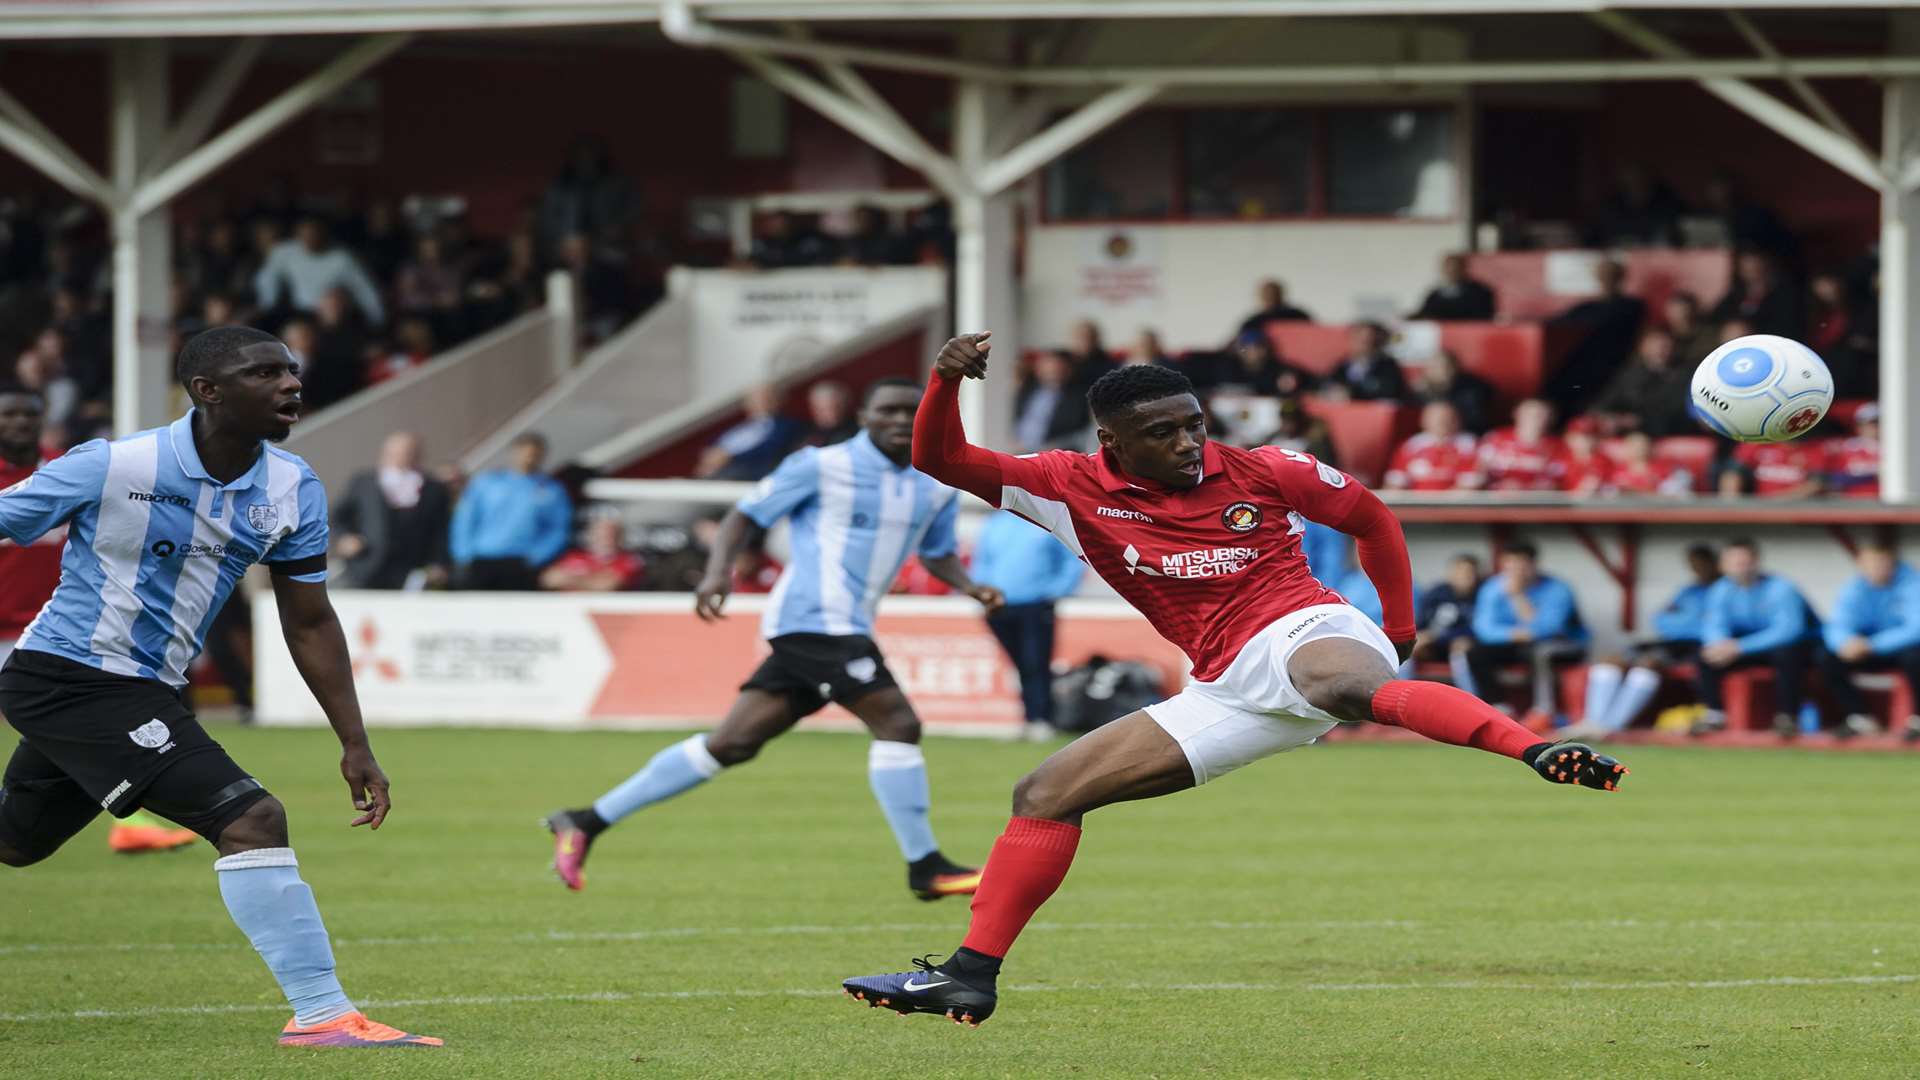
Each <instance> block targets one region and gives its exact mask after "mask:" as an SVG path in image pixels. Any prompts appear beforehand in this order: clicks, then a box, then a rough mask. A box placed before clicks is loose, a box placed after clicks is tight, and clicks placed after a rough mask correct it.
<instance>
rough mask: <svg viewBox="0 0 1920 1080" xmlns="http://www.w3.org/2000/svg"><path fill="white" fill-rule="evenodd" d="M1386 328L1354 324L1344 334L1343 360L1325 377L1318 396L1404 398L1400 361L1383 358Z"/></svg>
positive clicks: (1368, 399)
mask: <svg viewBox="0 0 1920 1080" xmlns="http://www.w3.org/2000/svg"><path fill="white" fill-rule="evenodd" d="M1387 340H1388V334H1387V328H1386V327H1384V326H1381V325H1380V324H1379V323H1377V322H1363V323H1355V324H1354V326H1353V328H1352V329H1351V330H1349V331H1348V334H1347V344H1348V348H1349V351H1348V353H1347V358H1346V359H1345V360H1343V361H1341V362H1340V366H1339V367H1336V368H1334V369H1333V373H1332V374H1331V375H1329V376H1328V377H1327V383H1326V386H1325V387H1323V388H1322V391H1321V392H1322V393H1324V394H1326V395H1327V396H1328V397H1330V398H1332V399H1334V400H1336V401H1398V400H1400V399H1401V398H1403V397H1406V396H1407V377H1406V374H1405V373H1404V372H1402V371H1401V370H1400V362H1399V361H1398V360H1395V359H1394V358H1393V357H1391V356H1389V355H1387Z"/></svg>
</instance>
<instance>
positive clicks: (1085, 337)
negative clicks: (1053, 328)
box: [1060, 319, 1120, 390]
mask: <svg viewBox="0 0 1920 1080" xmlns="http://www.w3.org/2000/svg"><path fill="white" fill-rule="evenodd" d="M1060 357H1061V359H1063V360H1065V361H1066V362H1067V365H1068V372H1069V377H1070V379H1071V381H1072V382H1073V384H1074V385H1076V386H1078V387H1080V388H1081V389H1083V390H1084V389H1086V388H1087V387H1089V386H1092V385H1093V383H1094V380H1095V379H1098V378H1099V377H1100V376H1102V375H1105V374H1106V373H1107V372H1109V371H1112V370H1113V369H1114V368H1117V367H1119V366H1120V365H1119V364H1118V363H1117V362H1115V361H1114V359H1113V354H1112V353H1109V352H1108V351H1107V347H1106V344H1105V343H1104V342H1102V341H1101V339H1100V327H1099V326H1097V325H1095V324H1094V322H1093V320H1092V319H1081V320H1080V321H1079V322H1076V323H1074V324H1073V327H1072V329H1070V330H1068V331H1067V347H1066V348H1065V349H1062V350H1060Z"/></svg>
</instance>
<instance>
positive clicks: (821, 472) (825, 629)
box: [547, 378, 1004, 900]
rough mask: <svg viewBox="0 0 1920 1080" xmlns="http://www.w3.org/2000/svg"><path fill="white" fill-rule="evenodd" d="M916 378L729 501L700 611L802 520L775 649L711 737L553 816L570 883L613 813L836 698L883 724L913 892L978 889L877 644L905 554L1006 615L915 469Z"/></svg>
mask: <svg viewBox="0 0 1920 1080" xmlns="http://www.w3.org/2000/svg"><path fill="white" fill-rule="evenodd" d="M919 401H920V384H919V383H916V382H914V381H912V380H910V379H900V378H890V379H880V380H878V381H876V382H875V383H873V384H872V385H871V386H869V387H868V388H867V394H866V400H865V402H864V403H863V404H862V406H861V410H862V411H861V417H860V422H861V426H862V427H863V428H864V430H863V431H862V432H861V434H859V435H855V436H854V437H853V438H851V439H848V440H846V441H845V442H841V443H835V444H833V445H831V446H821V447H807V448H805V449H802V450H800V451H798V452H796V453H795V454H793V455H792V456H791V457H789V458H787V459H786V460H785V461H783V462H781V463H780V467H779V468H777V469H775V470H774V472H773V475H771V476H769V477H767V479H765V480H763V481H762V482H761V484H760V487H759V488H758V490H756V491H755V492H754V493H753V494H752V495H750V496H748V497H747V498H746V499H745V500H743V501H742V502H741V503H740V504H739V505H738V506H736V507H734V508H733V509H732V510H730V511H728V513H727V516H726V518H725V519H724V520H722V521H721V523H720V529H719V533H718V535H717V536H716V537H715V539H714V542H713V548H712V551H711V552H710V554H709V555H708V558H707V572H706V577H705V578H704V579H702V581H701V582H700V587H699V590H698V592H697V593H696V595H695V597H694V613H695V614H697V615H699V616H700V617H701V618H702V619H706V620H709V621H711V620H713V619H717V618H720V617H721V612H720V609H721V606H722V605H724V604H725V603H726V602H727V594H728V593H730V592H731V591H732V590H733V580H732V574H731V568H732V567H733V565H734V560H735V558H736V557H737V556H738V555H739V553H740V552H741V551H743V550H745V549H746V548H747V547H748V546H750V545H753V546H757V544H758V541H759V539H760V537H761V536H762V535H763V534H764V533H765V532H766V530H768V529H770V528H772V527H773V525H774V523H775V522H777V521H779V520H780V519H781V518H783V517H791V518H792V529H793V540H792V544H793V557H792V558H791V559H790V560H789V561H788V563H787V568H786V570H785V571H783V572H782V573H781V575H780V581H779V584H777V585H775V586H774V589H773V595H772V597H771V598H770V599H769V600H768V602H767V609H766V614H765V615H763V616H762V617H761V620H760V628H761V633H762V635H763V636H765V637H766V639H767V644H768V646H769V647H771V648H772V650H773V655H771V656H769V657H768V658H767V660H766V662H765V663H763V664H761V665H760V667H759V669H758V670H756V671H755V672H754V673H753V675H752V676H751V677H750V678H748V679H747V681H746V682H744V683H742V684H741V686H740V696H739V698H738V699H736V700H735V701H734V703H733V709H732V710H731V711H729V712H728V713H727V715H726V718H725V719H723V720H721V721H720V725H719V726H718V727H716V728H714V729H713V730H712V731H711V732H708V733H706V734H703V735H695V736H693V737H692V738H689V739H687V740H685V741H684V742H680V743H676V744H674V745H673V746H669V747H667V748H666V749H665V750H662V751H660V752H659V753H658V754H655V755H654V756H653V759H652V760H651V761H648V762H647V764H646V766H645V767H644V768H642V769H641V770H640V771H639V772H637V773H635V774H633V776H632V777H630V778H629V779H627V780H626V781H625V782H624V783H622V784H620V785H619V786H618V787H616V788H614V789H613V790H612V791H609V792H607V793H606V794H605V795H602V796H600V798H599V799H598V800H597V801H596V802H594V803H593V804H592V805H591V806H585V807H581V808H580V809H577V810H561V811H559V812H557V813H555V814H553V815H552V816H550V817H549V818H548V819H547V827H548V828H549V829H551V830H552V831H553V836H554V856H553V868H554V872H555V873H557V874H559V875H560V880H561V881H563V882H565V883H566V886H567V888H569V889H573V890H576V891H578V890H579V889H581V888H583V887H584V886H585V884H586V879H585V876H584V874H583V870H584V868H585V865H586V861H587V849H588V848H589V847H590V846H591V845H592V843H593V841H594V839H595V838H597V837H598V836H599V835H600V834H601V833H603V832H605V831H606V830H607V829H608V828H609V827H611V826H612V825H613V824H614V823H615V822H617V821H619V820H620V819H622V818H624V817H626V816H627V815H628V814H631V813H633V812H634V811H636V810H639V809H641V808H643V807H647V806H652V805H653V804H654V803H657V802H663V801H665V800H667V799H671V798H673V797H674V796H676V795H679V794H681V793H683V792H685V791H687V790H688V789H690V788H693V787H696V786H698V785H700V784H703V783H706V782H707V781H708V780H711V779H713V778H714V777H715V776H718V775H719V774H720V770H721V769H724V768H727V767H728V766H731V765H739V764H742V763H744V762H747V761H751V760H752V759H753V757H754V755H756V754H758V753H759V752H760V748H761V747H762V746H765V745H766V744H767V742H768V741H769V740H771V739H773V738H775V737H777V736H779V735H782V734H785V733H786V732H787V730H788V729H790V728H792V727H793V725H795V724H797V723H799V722H800V721H801V720H802V719H804V718H805V717H807V716H810V715H812V714H813V713H816V712H819V711H820V710H821V709H823V708H825V707H826V705H827V702H829V701H831V702H835V703H836V704H839V705H841V706H843V707H844V708H846V710H847V711H848V712H851V713H853V714H854V715H855V716H857V717H859V718H860V721H861V722H862V723H864V724H866V725H867V728H868V729H869V730H871V731H872V732H873V746H872V748H871V750H870V752H869V753H868V755H867V777H868V780H869V781H870V782H871V783H872V785H873V797H874V798H875V799H876V800H878V801H879V803H880V811H881V813H882V814H883V815H885V817H886V819H887V824H888V825H889V826H890V827H891V828H892V829H893V835H894V839H895V840H897V841H899V844H900V853H901V854H902V855H903V856H905V858H906V860H907V887H908V888H909V889H911V890H912V891H913V894H914V895H915V896H918V897H919V898H920V899H922V900H938V899H940V898H941V897H943V896H955V895H960V894H964V893H970V892H972V891H973V890H974V887H975V886H976V885H978V884H979V882H980V871H978V870H976V869H973V868H971V867H966V866H960V865H957V864H955V863H954V862H952V861H950V860H949V859H948V858H947V857H946V856H945V855H942V854H941V853H940V846H939V845H938V844H936V843H935V842H934V839H933V826H932V825H931V824H930V823H929V822H928V820H927V814H928V805H929V795H928V791H927V764H926V759H925V758H924V757H923V756H922V755H921V752H920V719H919V718H918V717H917V716H915V715H914V712H913V705H912V704H911V703H910V702H908V701H907V696H906V695H905V694H903V693H901V692H900V687H899V685H898V684H897V683H895V682H894V679H893V673H892V672H890V671H888V670H887V662H886V660H885V658H883V657H882V656H881V655H880V650H879V649H878V648H877V647H876V646H875V645H874V643H873V636H872V635H873V613H874V609H875V608H876V607H877V606H878V605H879V603H880V598H881V597H882V596H883V595H885V594H886V592H887V588H888V587H889V586H890V585H892V583H893V579H894V578H895V577H897V576H898V575H899V573H900V566H901V564H902V563H904V562H905V561H906V559H907V556H908V555H911V554H914V553H915V552H918V553H919V555H920V563H921V565H922V566H924V567H926V569H927V571H928V572H929V573H931V574H932V575H933V576H934V577H936V578H938V579H939V580H941V581H943V582H945V583H946V584H948V585H950V586H952V587H953V588H955V589H958V590H959V591H961V592H963V593H966V594H967V595H968V596H971V597H973V598H974V599H975V600H978V601H979V602H980V603H981V604H982V605H984V606H985V607H986V609H987V611H988V612H989V613H992V612H994V611H997V610H999V608H1000V607H1001V605H1002V603H1003V602H1004V601H1003V598H1002V596H1001V594H1000V590H998V589H995V588H992V587H990V586H986V585H978V584H975V583H974V581H973V580H972V579H971V578H969V577H968V576H967V572H966V570H965V569H964V568H963V567H962V566H961V564H960V558H959V556H958V555H957V554H955V548H956V546H957V542H956V539H955V536H954V521H955V519H956V518H957V517H958V516H959V493H958V492H956V491H954V490H953V489H951V488H948V487H943V486H942V485H940V484H939V483H937V482H935V481H934V480H933V479H932V478H930V477H928V476H927V475H926V474H925V473H922V472H919V471H917V470H916V469H915V468H914V467H913V463H912V460H911V457H912V453H913V412H914V407H915V406H916V405H918V404H919Z"/></svg>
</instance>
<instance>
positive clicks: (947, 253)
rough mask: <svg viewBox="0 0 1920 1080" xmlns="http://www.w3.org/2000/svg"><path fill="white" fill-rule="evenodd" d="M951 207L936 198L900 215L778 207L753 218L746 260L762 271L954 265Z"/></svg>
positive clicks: (866, 209)
mask: <svg viewBox="0 0 1920 1080" xmlns="http://www.w3.org/2000/svg"><path fill="white" fill-rule="evenodd" d="M953 244H954V240H953V220H952V211H951V210H950V209H949V207H948V206H947V204H946V203H944V202H936V203H932V204H930V205H927V206H924V207H921V208H919V209H916V210H912V211H908V212H906V213H904V214H900V215H897V216H896V215H889V214H888V213H887V212H886V211H884V210H882V209H880V208H879V207H875V206H866V205H861V206H855V207H853V208H852V209H851V210H849V211H847V212H846V213H843V214H828V215H824V217H823V215H820V214H803V213H799V212H796V211H791V210H774V211H771V212H769V213H766V214H762V215H760V216H759V217H758V219H757V220H756V221H755V223H754V229H753V241H752V245H751V247H750V248H749V250H748V252H747V257H746V259H745V260H744V263H743V265H746V266H751V267H755V268H757V269H761V270H781V269H787V268H789V267H796V266H918V265H940V266H945V265H951V263H952V261H953Z"/></svg>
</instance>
